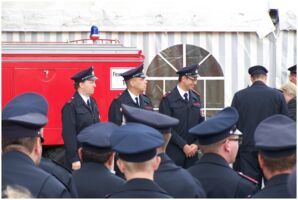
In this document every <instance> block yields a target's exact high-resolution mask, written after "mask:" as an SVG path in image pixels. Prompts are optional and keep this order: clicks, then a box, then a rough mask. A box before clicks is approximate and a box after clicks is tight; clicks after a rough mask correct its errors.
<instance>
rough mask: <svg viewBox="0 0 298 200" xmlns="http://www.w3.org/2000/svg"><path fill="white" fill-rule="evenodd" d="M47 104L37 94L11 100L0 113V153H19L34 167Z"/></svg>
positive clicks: (36, 161) (40, 141) (38, 154)
mask: <svg viewBox="0 0 298 200" xmlns="http://www.w3.org/2000/svg"><path fill="white" fill-rule="evenodd" d="M47 113H48V103H47V101H46V99H45V98H44V97H43V96H41V95H39V94H37V93H30V92H28V93H24V94H22V95H19V96H16V97H15V98H13V99H12V100H11V101H10V102H9V103H8V104H7V105H6V106H5V108H4V109H3V111H2V151H3V153H6V152H8V151H21V152H23V153H25V154H27V155H29V156H30V157H31V159H32V160H33V161H34V163H35V164H36V165H38V164H39V162H40V159H41V155H42V142H43V137H42V127H44V126H45V125H46V124H47V122H48V119H47Z"/></svg>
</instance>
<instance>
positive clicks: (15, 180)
mask: <svg viewBox="0 0 298 200" xmlns="http://www.w3.org/2000/svg"><path fill="white" fill-rule="evenodd" d="M47 112H48V103H47V101H46V99H45V98H44V97H42V96H40V95H39V94H36V93H24V94H22V95H19V96H16V97H15V98H14V99H12V100H11V101H10V102H9V103H8V104H7V105H6V107H5V108H4V110H3V111H2V194H4V193H3V191H4V190H6V188H7V187H8V186H12V187H14V186H16V185H18V186H20V187H21V188H25V189H27V190H29V191H30V193H31V194H30V195H31V197H32V198H70V197H71V196H70V194H69V193H68V192H67V190H66V188H65V187H64V186H63V184H62V183H60V182H59V181H58V180H57V179H56V178H55V177H53V176H52V175H50V174H49V173H47V172H45V171H44V170H42V169H40V168H39V167H38V165H39V163H40V159H41V154H42V141H43V138H42V127H44V126H45V125H46V124H47V122H48V119H47V117H46V114H47Z"/></svg>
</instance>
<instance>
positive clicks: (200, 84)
mask: <svg viewBox="0 0 298 200" xmlns="http://www.w3.org/2000/svg"><path fill="white" fill-rule="evenodd" d="M194 90H195V91H197V92H198V93H199V94H200V98H201V105H202V106H201V107H202V108H204V81H203V80H198V81H197V85H196V86H195V88H194Z"/></svg>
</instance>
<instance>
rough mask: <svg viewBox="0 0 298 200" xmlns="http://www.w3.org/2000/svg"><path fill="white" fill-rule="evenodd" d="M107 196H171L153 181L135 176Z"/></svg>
mask: <svg viewBox="0 0 298 200" xmlns="http://www.w3.org/2000/svg"><path fill="white" fill-rule="evenodd" d="M108 197H109V198H172V197H171V196H170V195H168V193H167V192H166V191H164V190H163V189H162V188H161V187H160V186H158V185H157V184H156V183H155V182H154V181H152V180H149V179H144V178H135V179H131V180H129V181H127V182H126V183H125V184H124V185H123V186H122V187H121V188H120V190H119V191H117V192H114V193H113V194H111V195H109V196H108Z"/></svg>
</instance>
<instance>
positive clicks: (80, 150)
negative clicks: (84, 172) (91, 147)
mask: <svg viewBox="0 0 298 200" xmlns="http://www.w3.org/2000/svg"><path fill="white" fill-rule="evenodd" d="M78 154H79V158H80V160H83V148H82V147H80V148H79V149H78Z"/></svg>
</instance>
